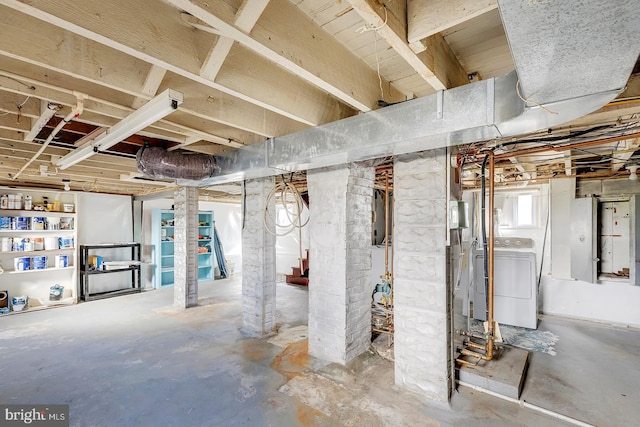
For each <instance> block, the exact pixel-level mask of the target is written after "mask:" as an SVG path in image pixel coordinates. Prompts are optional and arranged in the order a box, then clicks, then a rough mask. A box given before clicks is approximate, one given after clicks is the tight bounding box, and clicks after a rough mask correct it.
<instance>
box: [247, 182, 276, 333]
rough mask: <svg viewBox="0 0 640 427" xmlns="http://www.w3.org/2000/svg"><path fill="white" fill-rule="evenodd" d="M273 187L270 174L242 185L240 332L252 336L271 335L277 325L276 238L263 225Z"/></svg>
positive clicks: (271, 210) (271, 209)
mask: <svg viewBox="0 0 640 427" xmlns="http://www.w3.org/2000/svg"><path fill="white" fill-rule="evenodd" d="M273 186H274V179H273V177H268V178H259V179H251V180H248V181H246V184H245V194H246V201H245V216H244V229H243V230H242V323H243V332H244V333H245V334H247V335H250V336H255V337H262V336H265V335H270V334H272V333H273V332H274V330H275V326H276V238H275V236H274V235H272V234H270V233H269V232H268V231H267V229H266V227H265V224H264V211H265V208H266V207H267V196H268V194H269V192H270V191H271V190H272V189H273ZM271 203H272V204H274V200H272V201H271ZM273 211H274V208H273V206H271V207H270V212H273ZM271 228H272V229H273V225H272V226H271Z"/></svg>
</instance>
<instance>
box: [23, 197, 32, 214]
mask: <svg viewBox="0 0 640 427" xmlns="http://www.w3.org/2000/svg"><path fill="white" fill-rule="evenodd" d="M32 202H33V200H32V198H31V196H29V195H26V196H24V210H26V211H30V210H31V208H32V207H33V203H32Z"/></svg>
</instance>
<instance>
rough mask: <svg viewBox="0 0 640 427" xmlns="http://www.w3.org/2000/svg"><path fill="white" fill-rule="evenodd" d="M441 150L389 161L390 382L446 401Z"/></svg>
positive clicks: (447, 325)
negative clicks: (391, 225)
mask: <svg viewBox="0 0 640 427" xmlns="http://www.w3.org/2000/svg"><path fill="white" fill-rule="evenodd" d="M447 167H448V164H447V156H446V151H445V149H439V150H431V151H428V152H423V153H414V154H407V155H402V156H398V157H396V158H395V160H394V170H393V183H394V199H395V204H394V242H393V251H394V253H393V264H394V265H393V267H394V269H393V270H394V282H393V283H394V320H395V337H394V351H395V380H396V384H398V385H402V386H404V387H406V388H408V389H410V390H413V391H416V392H418V393H420V394H421V395H423V396H426V397H427V398H429V399H432V400H437V401H443V402H448V400H449V396H450V389H451V381H452V380H451V373H450V362H451V360H450V359H451V357H450V350H449V349H450V345H451V340H450V335H449V331H450V329H449V328H450V322H451V314H450V313H451V311H450V306H449V303H448V291H449V289H448V284H447V255H446V238H447V233H448V230H447V223H446V219H447V199H448V190H447Z"/></svg>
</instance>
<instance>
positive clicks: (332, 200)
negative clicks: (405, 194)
mask: <svg viewBox="0 0 640 427" xmlns="http://www.w3.org/2000/svg"><path fill="white" fill-rule="evenodd" d="M374 177H375V170H374V169H373V168H371V167H364V166H359V165H355V164H350V165H346V166H341V167H335V168H325V169H318V170H312V171H309V173H308V175H307V183H308V186H309V200H310V212H311V222H310V246H311V248H310V257H311V267H310V272H309V277H310V284H309V354H310V355H312V356H314V357H317V358H319V359H322V360H325V361H329V362H338V363H341V364H345V363H348V362H349V361H351V360H352V359H353V358H355V357H356V356H358V355H360V354H361V353H363V352H364V351H366V350H367V349H368V348H369V346H370V344H371V292H372V289H371V285H370V276H369V275H370V270H371V204H372V196H373V180H374Z"/></svg>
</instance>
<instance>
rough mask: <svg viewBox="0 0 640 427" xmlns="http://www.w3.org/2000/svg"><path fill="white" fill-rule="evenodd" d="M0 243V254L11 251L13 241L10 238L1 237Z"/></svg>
mask: <svg viewBox="0 0 640 427" xmlns="http://www.w3.org/2000/svg"><path fill="white" fill-rule="evenodd" d="M0 242H1V243H0V250H2V252H9V251H10V250H11V248H12V246H13V239H12V238H11V237H3V238H2V240H0Z"/></svg>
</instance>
